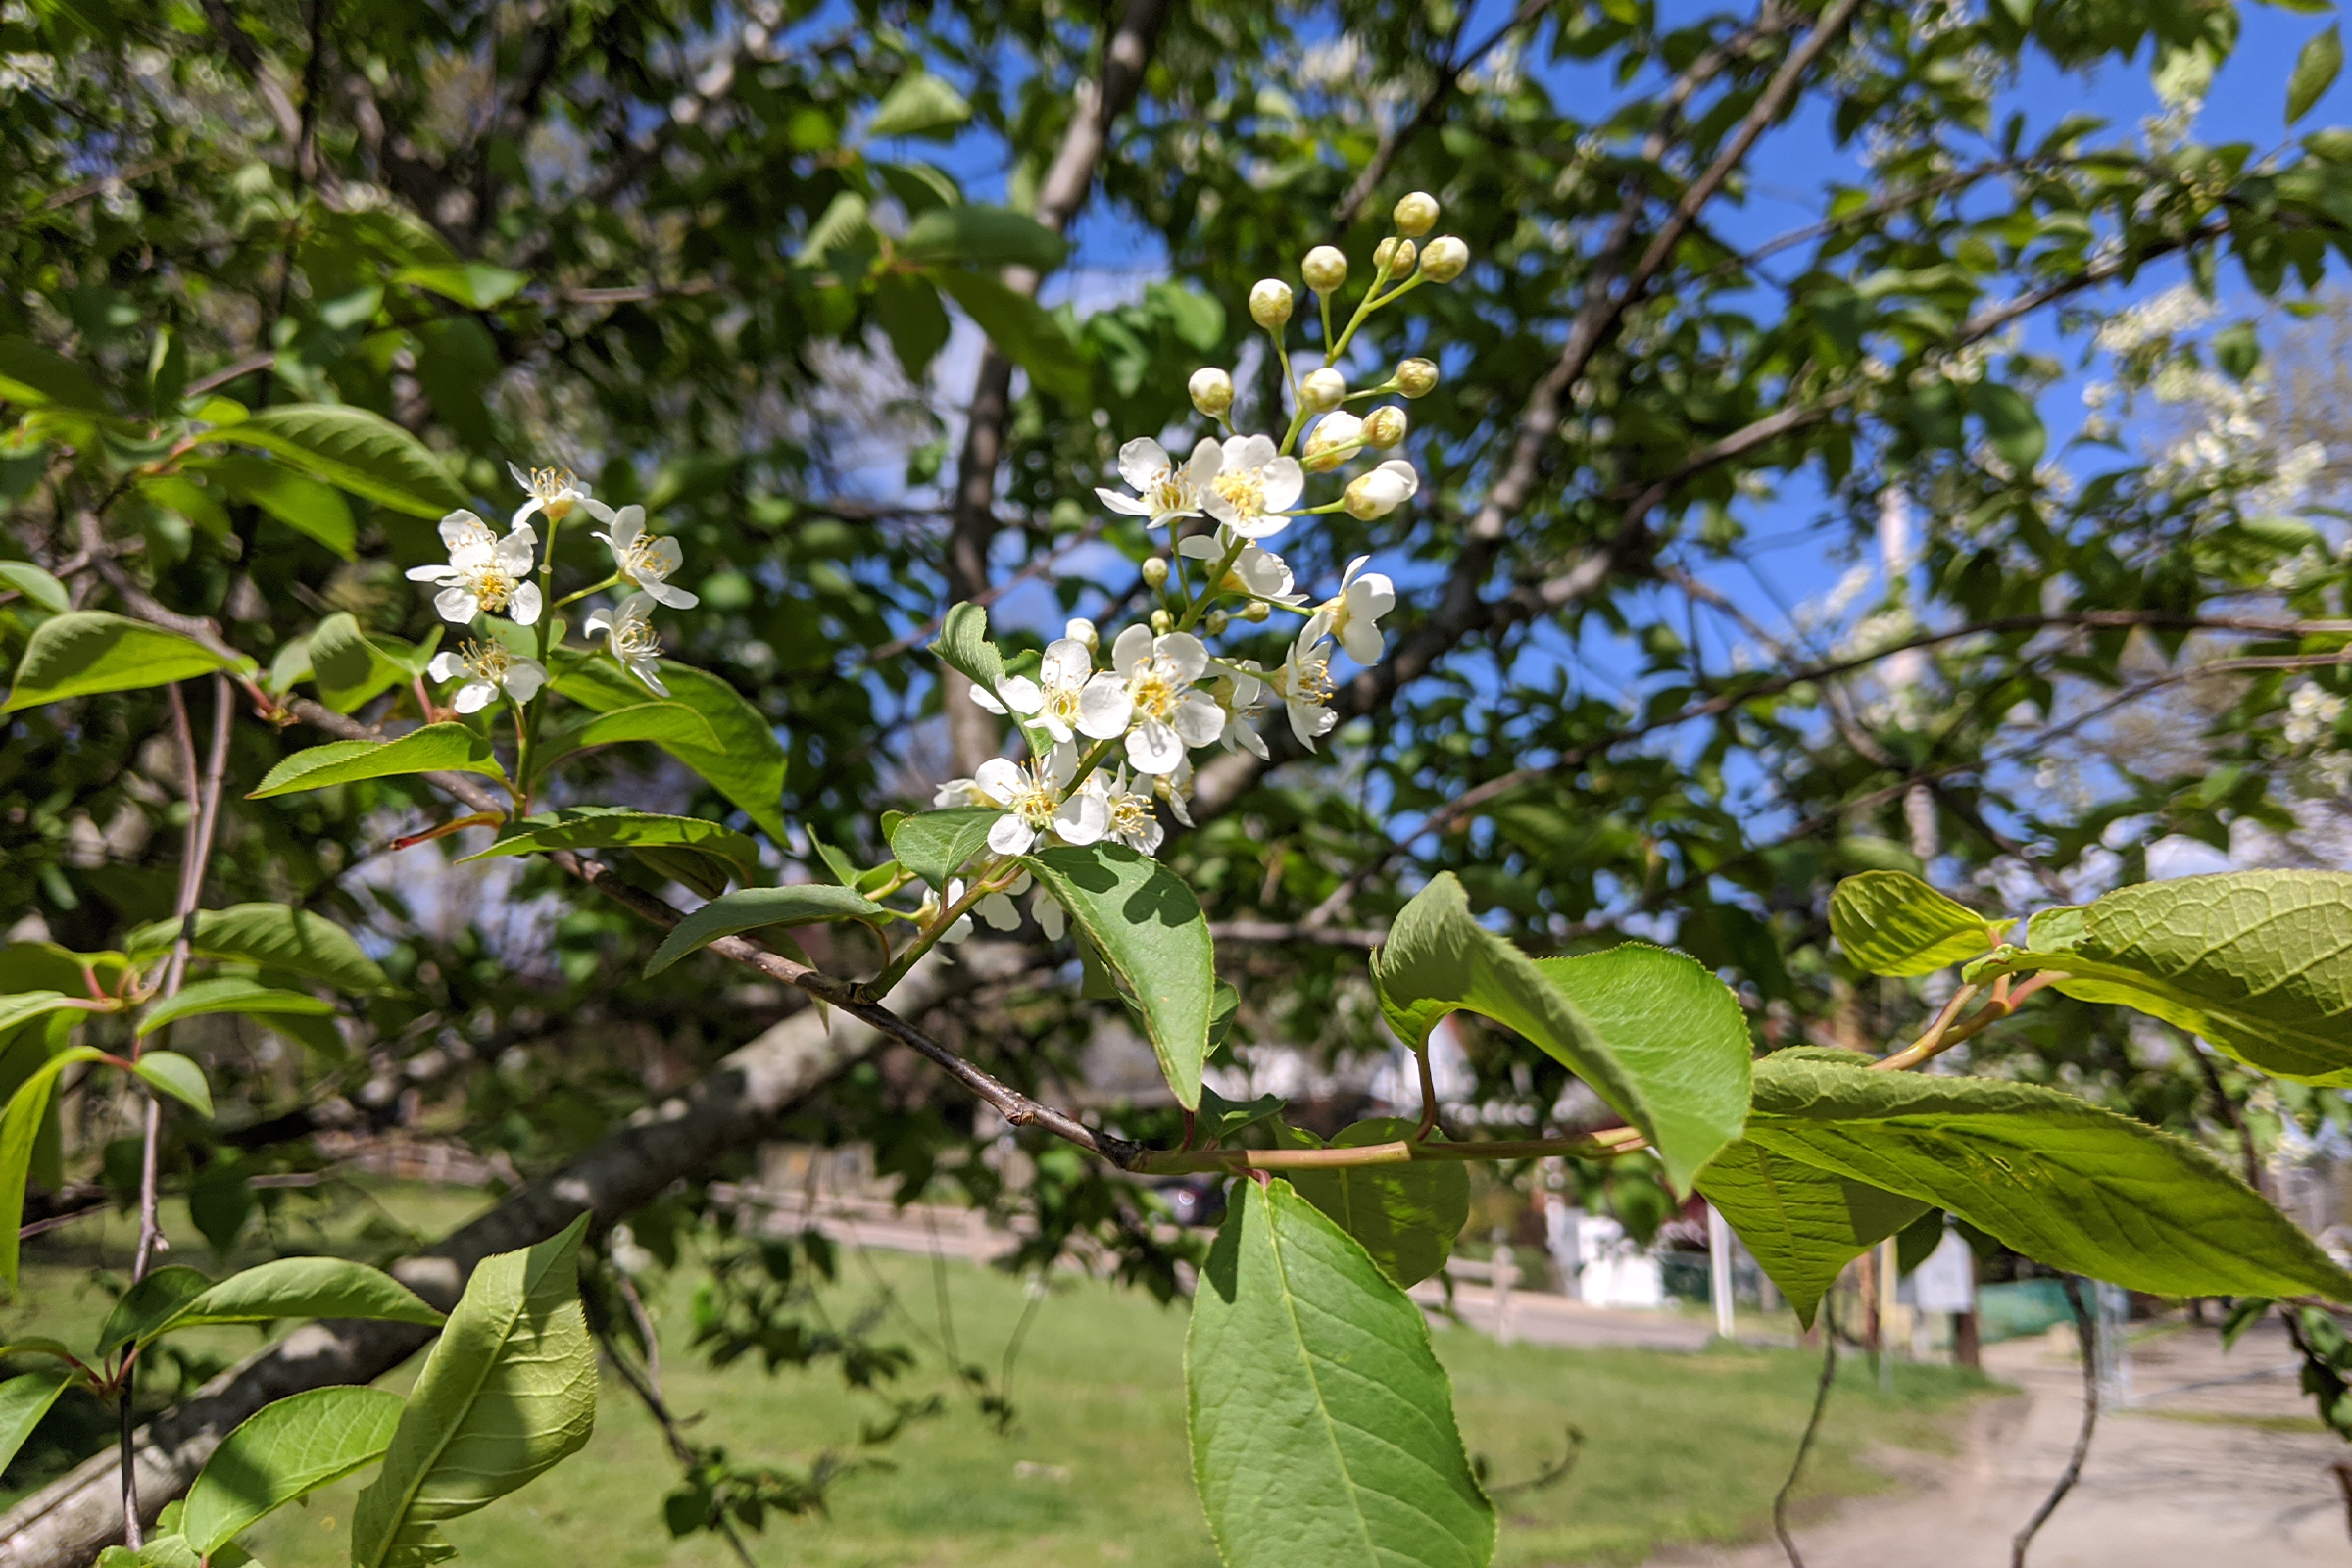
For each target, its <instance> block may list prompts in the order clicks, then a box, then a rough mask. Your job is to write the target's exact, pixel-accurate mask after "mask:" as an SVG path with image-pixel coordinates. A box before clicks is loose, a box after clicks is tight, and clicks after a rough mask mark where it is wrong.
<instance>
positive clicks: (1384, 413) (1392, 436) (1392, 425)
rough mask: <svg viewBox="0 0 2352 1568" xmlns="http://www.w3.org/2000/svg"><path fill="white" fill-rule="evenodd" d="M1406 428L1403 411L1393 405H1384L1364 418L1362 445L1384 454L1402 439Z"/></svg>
mask: <svg viewBox="0 0 2352 1568" xmlns="http://www.w3.org/2000/svg"><path fill="white" fill-rule="evenodd" d="M1406 428H1407V427H1406V424H1405V418H1404V411H1403V410H1402V409H1400V408H1398V407H1397V405H1396V404H1394V403H1391V404H1387V405H1384V406H1383V407H1381V408H1377V409H1374V410H1373V411H1372V412H1371V413H1370V414H1369V415H1367V416H1365V417H1364V445H1366V446H1368V447H1377V448H1378V449H1380V450H1381V451H1383V452H1385V451H1387V450H1388V449H1389V448H1391V447H1393V446H1395V445H1396V444H1397V442H1399V441H1402V440H1403V439H1404V432H1405V429H1406Z"/></svg>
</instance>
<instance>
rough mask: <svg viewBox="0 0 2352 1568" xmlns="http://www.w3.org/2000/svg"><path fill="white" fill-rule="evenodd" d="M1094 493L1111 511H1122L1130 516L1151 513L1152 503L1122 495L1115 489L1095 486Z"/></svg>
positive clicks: (1141, 515) (1148, 514) (1147, 515)
mask: <svg viewBox="0 0 2352 1568" xmlns="http://www.w3.org/2000/svg"><path fill="white" fill-rule="evenodd" d="M1095 495H1096V497H1097V498H1098V499H1099V500H1101V501H1102V503H1103V505H1104V506H1106V507H1108V508H1109V509H1110V510H1111V511H1113V512H1123V513H1125V514H1127V515H1128V516H1130V517H1149V516H1150V515H1152V503H1151V502H1149V501H1138V500H1136V499H1135V497H1133V496H1123V495H1121V494H1119V493H1118V492H1117V491H1116V490H1105V489H1103V487H1102V486H1101V485H1097V486H1095Z"/></svg>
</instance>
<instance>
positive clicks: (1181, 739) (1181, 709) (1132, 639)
mask: <svg viewBox="0 0 2352 1568" xmlns="http://www.w3.org/2000/svg"><path fill="white" fill-rule="evenodd" d="M1110 666H1111V673H1108V674H1103V675H1097V676H1096V677H1095V678H1094V679H1093V680H1090V681H1088V682H1087V683H1086V690H1085V692H1084V693H1083V694H1081V696H1080V698H1079V707H1078V728H1079V731H1080V732H1081V733H1082V734H1086V735H1089V736H1092V737H1093V738H1094V739H1096V740H1108V739H1110V738H1111V737H1112V736H1114V735H1121V734H1124V735H1125V736H1126V737H1127V760H1128V762H1129V763H1131V764H1132V765H1133V766H1134V768H1135V770H1136V771H1137V772H1138V773H1151V774H1154V775H1156V774H1162V773H1172V772H1174V771H1175V770H1176V767H1177V764H1178V763H1180V762H1182V761H1183V760H1184V754H1185V749H1186V748H1187V747H1191V746H1206V745H1207V744H1208V743H1209V742H1211V741H1213V740H1215V739H1216V738H1217V736H1218V735H1220V734H1222V733H1223V732H1224V729H1225V711H1224V710H1223V709H1221V708H1219V707H1218V706H1217V705H1216V703H1215V701H1214V700H1213V699H1211V698H1210V697H1209V696H1208V695H1207V694H1206V693H1204V692H1197V691H1195V690H1193V682H1195V681H1197V680H1199V679H1200V678H1201V675H1202V674H1203V673H1205V672H1206V671H1207V669H1208V649H1207V647H1206V646H1205V645H1204V644H1202V643H1201V639H1200V638H1198V637H1196V636H1194V635H1193V634H1192V633H1191V632H1185V631H1172V632H1169V633H1168V634H1167V635H1165V636H1163V637H1153V636H1152V629H1151V628H1150V627H1148V626H1130V627H1128V628H1127V629H1126V630H1125V631H1123V632H1121V633H1119V640H1118V641H1117V642H1115V643H1113V644H1111V648H1110Z"/></svg>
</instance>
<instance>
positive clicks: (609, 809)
mask: <svg viewBox="0 0 2352 1568" xmlns="http://www.w3.org/2000/svg"><path fill="white" fill-rule="evenodd" d="M649 846H650V847H655V848H667V847H674V848H679V849H688V850H693V851H696V852H697V853H699V854H702V855H708V856H713V857H715V858H718V859H720V860H721V861H724V862H725V863H727V864H730V865H732V866H734V868H735V870H736V872H737V874H739V875H740V876H742V877H743V878H745V879H746V880H747V881H748V880H749V879H750V878H751V877H752V876H753V875H754V874H756V873H757V872H758V871H759V869H760V846H759V845H757V844H754V843H753V842H752V841H751V840H750V839H747V838H745V837H744V836H743V835H742V834H740V833H738V832H736V831H735V830H734V829H733V828H731V827H728V826H727V825H726V824H724V823H722V822H713V821H711V820H710V819H709V818H708V817H701V816H662V815H659V814H657V813H655V812H652V811H633V810H631V809H628V808H627V807H623V806H567V807H564V809H561V810H556V811H543V812H541V813H539V814H538V815H536V816H526V817H524V818H522V819H521V820H520V821H517V822H510V823H508V824H507V826H506V827H505V829H503V830H502V831H501V832H500V834H499V836H498V839H497V841H496V842H495V843H493V844H492V845H491V846H490V847H489V848H488V849H486V850H483V851H481V852H480V853H479V854H475V855H469V856H467V857H466V859H467V860H486V859H489V858H493V857H495V856H502V855H536V854H540V853H543V852H545V851H548V850H625V849H639V848H645V847H649ZM460 863H461V864H462V863H464V862H460Z"/></svg>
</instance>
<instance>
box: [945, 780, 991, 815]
mask: <svg viewBox="0 0 2352 1568" xmlns="http://www.w3.org/2000/svg"><path fill="white" fill-rule="evenodd" d="M988 804H989V799H988V796H987V795H986V794H984V793H983V792H982V791H981V788H980V785H979V783H978V781H977V780H974V779H968V778H952V779H950V780H948V781H947V782H946V783H945V784H942V785H941V786H940V787H939V788H938V789H936V790H934V791H932V793H931V809H933V810H934V811H949V810H954V809H956V807H959V806H986V805H988Z"/></svg>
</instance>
